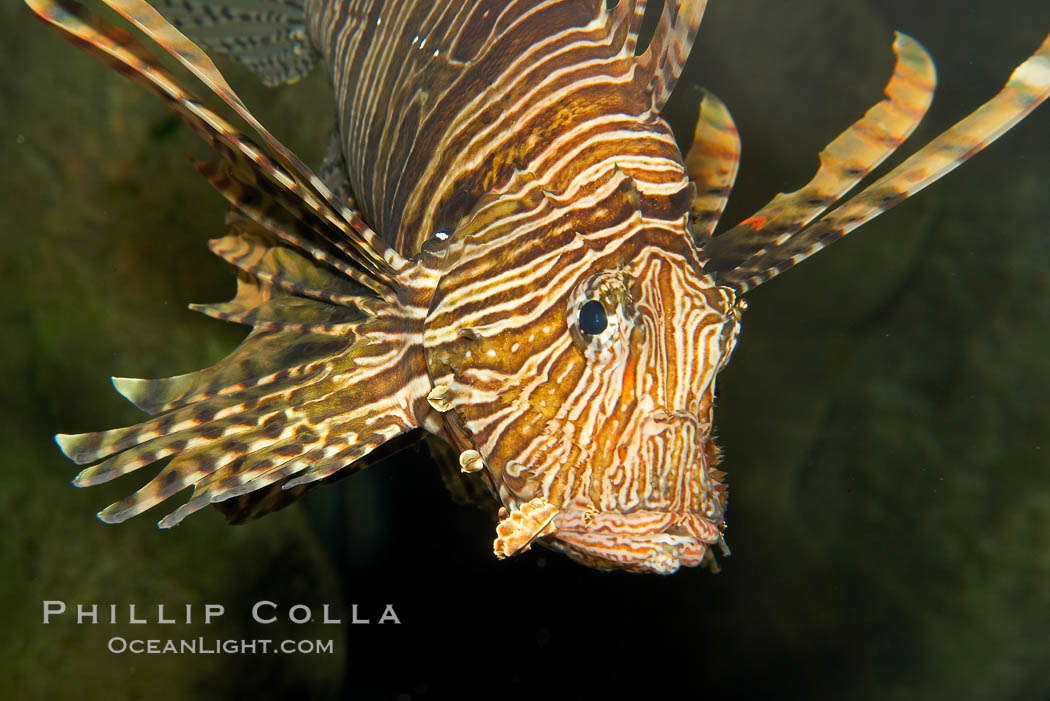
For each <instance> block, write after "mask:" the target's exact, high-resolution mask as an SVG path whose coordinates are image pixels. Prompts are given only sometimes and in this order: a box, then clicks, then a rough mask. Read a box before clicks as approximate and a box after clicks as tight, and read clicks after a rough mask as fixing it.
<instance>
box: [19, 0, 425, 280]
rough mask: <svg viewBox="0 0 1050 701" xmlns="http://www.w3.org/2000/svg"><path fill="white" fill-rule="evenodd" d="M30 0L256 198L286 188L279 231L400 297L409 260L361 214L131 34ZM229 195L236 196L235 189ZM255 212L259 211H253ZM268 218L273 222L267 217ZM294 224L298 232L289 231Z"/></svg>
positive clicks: (65, 6) (57, 4)
mask: <svg viewBox="0 0 1050 701" xmlns="http://www.w3.org/2000/svg"><path fill="white" fill-rule="evenodd" d="M27 3H28V4H29V5H30V7H31V8H32V9H33V10H34V11H35V12H37V14H38V15H39V16H40V17H41V18H43V19H44V20H45V21H47V22H49V23H51V24H53V25H54V26H56V27H57V28H58V29H60V30H62V31H63V32H64V33H65V34H66V36H67V38H69V39H70V40H73V41H75V42H76V43H79V44H81V45H82V48H84V49H85V50H87V51H88V52H89V53H92V54H93V55H95V56H96V57H98V58H99V59H101V60H102V61H103V62H105V63H106V64H108V65H110V66H111V67H113V68H115V69H116V70H117V71H119V72H120V73H122V74H123V75H125V76H127V77H129V78H131V79H132V80H135V81H136V82H138V83H140V84H142V85H144V86H145V87H146V88H147V89H149V90H150V91H151V92H153V93H154V94H156V95H158V96H159V97H161V98H162V99H164V100H165V101H166V102H167V103H168V104H169V105H170V106H171V107H172V108H173V109H174V110H175V111H176V112H177V113H178V114H179V116H180V117H182V119H183V120H184V121H185V122H187V124H189V125H190V126H191V127H192V128H193V129H194V130H195V131H197V132H198V133H199V134H200V135H201V136H202V137H204V139H205V140H206V141H207V142H208V143H209V144H210V145H211V146H212V147H213V148H215V149H216V150H218V151H219V152H220V154H222V155H223V157H224V158H225V159H226V161H227V167H226V169H225V170H224V171H223V172H224V173H225V174H226V175H227V176H228V179H229V180H230V181H231V182H233V181H237V180H239V181H241V182H240V186H241V189H242V191H243V192H246V193H248V194H249V195H251V196H256V195H258V194H259V193H258V190H259V189H263V190H264V191H266V192H267V193H268V194H270V195H272V196H278V193H282V192H283V193H284V195H283V196H281V197H280V203H281V205H282V207H283V208H284V209H286V210H288V214H290V215H291V219H289V218H288V217H285V218H284V220H283V221H281V222H280V224H281V225H283V226H282V227H278V228H274V227H273V226H271V231H273V232H274V233H275V234H276V235H279V236H281V237H282V238H284V239H285V240H287V241H288V242H289V243H292V244H293V245H296V246H298V247H300V248H303V249H304V250H305V251H306V252H308V253H310V254H311V256H312V257H314V258H319V259H323V260H324V261H325V262H327V263H328V264H330V265H331V264H333V263H332V261H334V260H336V259H339V258H342V259H344V260H345V263H344V264H343V265H341V266H340V272H342V273H343V274H344V275H346V276H348V277H350V278H352V279H354V280H356V281H357V282H359V283H361V284H362V285H365V286H367V287H369V288H370V289H372V290H373V291H374V292H376V293H377V294H381V295H383V296H384V297H386V298H387V299H393V298H395V297H396V295H395V293H394V292H393V290H392V289H391V288H392V286H394V285H395V284H396V282H395V277H394V275H395V272H394V269H393V268H391V262H393V263H395V264H396V265H397V266H399V268H403V267H404V265H405V264H406V261H404V259H402V258H401V257H400V256H398V255H397V254H396V253H395V252H393V251H392V250H390V249H388V248H387V247H386V245H385V244H382V246H383V247H384V253H383V255H381V254H380V253H377V252H376V250H375V249H374V248H373V247H372V246H371V244H370V243H369V241H368V239H367V237H366V238H362V237H361V236H359V235H360V234H362V232H364V234H368V233H369V232H370V230H368V229H367V227H366V226H364V224H363V222H361V221H360V217H358V216H357V215H356V214H353V213H351V212H349V210H345V209H344V210H343V211H342V215H344V216H341V215H340V214H339V213H337V212H334V211H332V210H330V209H329V208H327V207H323V206H322V205H321V204H320V203H319V202H318V201H317V199H316V197H314V196H313V195H311V194H310V193H309V192H308V191H305V190H304V189H303V188H302V187H301V186H300V185H299V184H298V181H297V180H296V178H295V177H294V175H293V174H292V173H289V172H288V170H286V169H285V168H282V167H280V166H279V165H278V164H276V163H274V162H273V161H272V160H270V158H269V157H268V156H266V154H264V153H263V152H261V151H260V150H259V149H258V147H256V146H255V145H254V144H253V143H252V142H251V140H250V139H248V138H247V137H245V136H244V135H243V134H241V133H240V132H238V131H237V130H236V129H235V128H234V127H233V126H232V125H230V124H229V123H228V122H227V121H226V120H224V119H223V118H222V117H220V116H219V115H217V114H216V113H215V112H213V111H211V110H210V109H208V108H207V107H205V106H204V105H203V104H202V103H201V102H200V101H199V100H198V99H197V98H195V97H194V96H193V95H192V94H190V93H189V92H187V91H186V90H185V89H183V88H182V87H181V86H179V85H178V83H177V82H176V80H175V79H174V77H173V76H172V75H171V74H170V73H169V72H168V71H167V70H166V69H165V68H164V67H163V66H161V65H160V64H159V63H157V62H156V60H155V59H154V58H153V56H152V54H150V53H149V51H148V50H147V49H146V48H145V47H144V46H143V45H142V44H141V42H139V41H138V40H137V39H136V38H135V37H133V36H132V35H131V34H130V33H128V32H127V31H125V30H123V29H121V28H119V27H115V26H112V25H108V24H106V23H104V22H102V21H101V20H99V19H98V18H97V17H95V16H94V15H92V14H91V13H89V12H87V11H86V10H84V8H82V7H80V6H79V5H77V4H76V3H73V2H70V1H68V0H57V1H52V0H27ZM270 138H271V139H272V137H270ZM274 141H275V140H274ZM282 148H284V147H283V146H282ZM304 168H305V166H304ZM224 194H226V195H227V198H228V199H230V195H229V191H228V190H227V191H225V192H224ZM235 203H237V204H239V205H240V206H242V209H247V208H248V207H249V206H250V204H251V203H250V200H249V199H248V198H247V197H245V198H244V199H243V200H242V201H239V202H235ZM303 205H306V206H305V207H304V206H303ZM247 213H248V214H251V212H250V211H249V212H247ZM346 217H349V218H346ZM261 223H263V224H264V225H265V224H266V223H267V222H266V221H263V222H261ZM362 227H363V228H362ZM289 228H292V229H294V230H293V231H289V230H288V229H289ZM307 230H309V231H312V232H313V233H312V234H311V235H310V236H309V238H308V239H306V240H305V241H304V238H303V234H304V232H305V231H307ZM369 235H371V234H369ZM307 241H308V242H307ZM380 243H381V242H380ZM326 249H328V250H327V251H326ZM331 249H335V250H334V251H333V250H331Z"/></svg>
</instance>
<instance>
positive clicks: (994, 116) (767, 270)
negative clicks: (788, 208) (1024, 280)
mask: <svg viewBox="0 0 1050 701" xmlns="http://www.w3.org/2000/svg"><path fill="white" fill-rule="evenodd" d="M1048 97H1050V35H1048V36H1047V37H1046V38H1045V39H1044V40H1043V43H1042V44H1041V45H1040V46H1039V48H1038V49H1037V50H1036V52H1035V53H1034V54H1033V55H1032V56H1031V57H1030V58H1029V59H1028V60H1027V61H1025V62H1024V63H1022V64H1021V65H1020V66H1018V67H1017V69H1016V70H1014V72H1013V74H1011V76H1010V80H1009V81H1008V82H1007V83H1006V85H1005V86H1004V87H1003V89H1002V90H1000V91H999V93H998V94H997V95H996V96H995V97H993V98H992V99H991V100H989V101H988V102H986V103H984V104H983V105H981V106H980V107H979V108H977V109H976V110H975V111H974V112H972V113H971V114H970V115H969V116H967V117H965V118H964V119H962V120H961V121H959V122H957V123H956V124H955V125H954V126H953V127H952V128H950V129H948V130H947V131H946V132H944V133H943V134H941V135H940V136H938V137H937V138H935V139H934V140H933V141H931V142H930V143H928V144H927V145H926V146H924V147H923V148H921V149H919V150H918V151H917V152H915V153H914V154H912V156H911V157H909V158H908V159H907V160H905V161H904V162H903V163H901V164H900V165H899V166H897V167H896V168H894V169H893V170H891V171H890V172H889V173H888V174H886V175H885V176H883V177H882V178H880V179H879V180H877V181H876V182H874V183H873V184H871V185H869V186H868V187H866V188H865V189H864V190H862V191H861V192H860V193H858V194H857V195H855V196H854V197H852V198H851V199H850V200H848V201H847V202H845V203H844V204H842V205H840V206H839V207H838V208H836V209H835V210H833V211H831V212H829V213H828V214H825V215H824V216H823V217H821V218H820V219H818V220H817V221H816V222H815V223H813V224H811V225H810V226H808V227H806V228H805V229H803V230H802V231H800V232H798V233H796V234H794V235H792V236H790V237H787V238H786V240H783V241H774V242H769V243H768V245H766V246H765V247H763V248H762V249H760V250H759V251H757V252H756V253H754V254H753V255H751V256H750V257H749V258H747V259H746V260H744V261H743V262H740V263H739V264H737V265H736V266H735V267H732V268H729V269H724V268H719V270H716V271H715V276H716V278H717V279H718V281H719V283H720V284H723V285H730V286H732V287H733V288H735V289H736V290H737V291H739V292H746V291H748V290H749V289H752V288H754V287H757V286H758V285H760V284H762V283H763V282H765V281H767V280H770V279H772V278H773V277H775V276H776V275H778V274H779V273H782V272H784V271H785V270H787V269H788V268H791V267H792V266H794V265H796V264H797V263H800V262H801V261H803V260H805V259H806V258H808V257H810V256H811V255H813V254H814V253H816V252H817V251H819V250H821V249H822V248H824V247H826V246H828V245H829V244H831V243H833V242H834V241H837V240H838V239H840V238H842V237H843V236H845V235H846V234H848V233H849V232H850V231H852V230H853V229H856V228H857V227H858V226H860V225H861V224H863V223H864V222H867V221H870V220H871V219H873V218H875V217H876V216H878V215H879V214H881V213H882V212H885V211H886V210H888V209H890V208H891V207H894V206H896V205H898V204H900V203H901V202H903V201H904V200H906V199H908V198H909V197H911V196H912V195H914V194H915V193H916V192H918V191H919V190H921V189H923V188H924V187H926V186H927V185H929V184H931V183H933V182H934V181H936V180H938V179H939V178H941V177H942V176H944V175H945V174H947V173H950V172H951V171H952V170H954V169H955V168H957V167H959V166H960V165H962V164H963V163H964V162H966V161H967V160H968V159H969V158H971V157H972V156H973V155H974V154H976V153H977V152H979V151H980V150H982V149H983V148H984V147H985V146H987V145H988V144H990V143H992V142H993V141H995V140H996V139H997V138H999V137H1000V136H1002V135H1003V134H1004V133H1005V132H1006V131H1007V130H1008V129H1010V128H1011V127H1012V126H1014V125H1015V124H1017V122H1019V121H1021V120H1022V119H1023V118H1024V117H1025V116H1027V115H1028V113H1029V112H1031V111H1032V110H1034V109H1035V108H1036V107H1038V106H1039V105H1040V104H1041V103H1042V102H1043V101H1045V100H1046V99H1047V98H1048ZM774 202H775V200H774ZM727 236H728V234H727ZM721 239H722V237H721V236H716V237H715V238H714V239H713V240H712V242H711V245H712V246H716V247H717V245H718V243H719V241H720V240H721ZM722 260H723V261H724V260H725V259H722ZM722 270H724V272H720V271H722Z"/></svg>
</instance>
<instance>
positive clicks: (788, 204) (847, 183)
mask: <svg viewBox="0 0 1050 701" xmlns="http://www.w3.org/2000/svg"><path fill="white" fill-rule="evenodd" d="M893 50H894V53H895V54H896V56H897V64H896V66H895V68H894V72H893V76H892V77H891V78H890V81H889V83H887V85H886V89H885V91H884V92H885V95H886V98H885V99H884V100H882V101H881V102H879V103H878V104H877V105H875V106H874V107H872V108H871V109H870V110H868V111H867V113H865V115H864V117H862V118H861V119H860V120H859V121H857V122H856V123H855V124H853V126H851V127H850V128H849V129H847V130H846V131H844V132H843V133H842V134H840V135H839V136H838V137H836V138H835V139H834V140H833V141H832V142H831V143H830V144H828V145H827V146H826V147H825V148H824V150H823V151H821V152H820V168H819V169H818V170H817V173H816V175H815V176H813V179H812V180H810V181H809V182H808V183H807V184H806V185H804V186H803V187H801V188H800V189H798V190H796V191H794V192H790V193H780V194H779V195H777V196H776V197H774V198H773V199H772V201H770V202H769V204H767V205H766V206H765V207H763V208H762V209H760V210H759V211H758V212H756V213H755V214H754V215H752V216H751V217H749V218H748V219H746V220H744V221H743V222H741V223H740V224H738V225H737V226H735V227H733V228H732V229H730V230H729V231H726V232H724V233H722V234H719V235H717V236H715V237H714V239H713V240H711V241H710V242H709V243H707V244H706V246H705V248H704V252H705V253H707V254H708V256H709V262H708V263H707V265H706V266H705V269H706V270H708V271H709V272H712V273H714V274H716V275H719V274H725V277H724V278H720V281H721V280H722V279H726V280H728V279H729V276H730V275H732V273H731V272H730V271H734V270H738V269H740V268H741V267H742V266H745V265H746V264H747V261H748V260H749V259H752V260H753V259H755V258H756V257H758V256H761V255H763V254H764V253H766V252H767V251H771V250H775V249H777V248H778V247H780V246H782V245H784V244H785V243H786V242H788V241H789V240H790V239H791V238H792V237H793V236H794V235H795V234H797V233H798V232H799V231H800V230H801V229H802V228H803V227H804V226H805V225H806V224H808V223H809V222H811V221H812V220H813V219H814V218H815V217H817V216H818V215H819V214H820V213H821V212H823V211H824V210H826V209H827V208H828V207H830V206H831V205H833V204H834V203H835V202H837V201H838V200H839V198H841V197H842V196H843V195H845V194H846V193H847V192H849V191H850V190H851V189H853V188H854V187H855V186H856V185H857V183H859V182H860V181H861V180H862V179H863V178H864V177H865V176H866V175H867V174H868V173H870V172H871V171H872V170H873V169H874V168H875V167H876V166H878V165H879V164H880V163H882V162H883V161H884V160H885V159H886V158H887V157H888V156H889V155H890V154H891V153H893V152H894V151H895V150H896V149H897V147H898V146H900V145H901V144H902V143H903V142H904V140H905V139H907V138H908V136H910V135H911V133H912V132H913V131H914V130H915V127H917V126H918V124H919V122H920V121H921V120H922V118H923V116H925V114H926V111H927V110H928V109H929V106H930V102H931V101H932V99H933V91H934V88H935V87H936V82H937V76H936V71H935V69H934V66H933V60H932V59H931V58H930V56H929V54H928V53H927V52H926V50H925V49H924V48H923V47H922V46H921V45H920V44H919V43H918V42H917V41H915V40H914V39H912V38H911V37H909V36H907V35H906V34H901V33H898V34H897V37H896V41H894V43H893ZM723 284H724V283H723Z"/></svg>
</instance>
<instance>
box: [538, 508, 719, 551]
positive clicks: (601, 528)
mask: <svg viewBox="0 0 1050 701" xmlns="http://www.w3.org/2000/svg"><path fill="white" fill-rule="evenodd" d="M554 528H555V531H556V537H562V536H570V534H573V533H577V534H581V533H589V534H600V533H604V534H607V535H616V536H621V537H622V536H628V537H631V538H634V539H639V540H646V539H652V538H655V537H657V536H661V537H663V536H668V537H674V538H682V539H684V540H688V541H700V542H704V543H714V542H717V541H718V539H719V538H720V537H721V532H720V531H719V529H718V526H717V525H716V524H714V523H712V522H711V521H709V520H708V519H707V518H705V517H702V516H698V515H696V514H692V513H682V512H676V511H662V510H654V509H638V510H635V511H630V512H626V513H624V512H620V511H603V512H595V511H593V510H589V509H585V508H579V507H569V508H567V509H562V510H561V511H560V512H559V513H558V515H557V516H556V517H555V519H554Z"/></svg>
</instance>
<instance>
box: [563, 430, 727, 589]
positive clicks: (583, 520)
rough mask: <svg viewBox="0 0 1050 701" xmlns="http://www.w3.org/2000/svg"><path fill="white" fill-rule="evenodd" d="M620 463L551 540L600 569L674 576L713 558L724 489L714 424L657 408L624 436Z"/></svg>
mask: <svg viewBox="0 0 1050 701" xmlns="http://www.w3.org/2000/svg"><path fill="white" fill-rule="evenodd" d="M617 453H618V454H619V456H620V458H621V459H620V460H619V461H618V464H617V465H615V466H610V467H609V469H607V470H605V471H599V472H601V484H592V485H590V488H589V489H588V490H587V492H588V493H589V494H590V495H592V496H593V495H601V496H600V497H599V498H598V499H593V498H592V499H582V498H581V499H577V500H576V501H575V502H573V503H571V504H569V505H566V506H565V507H563V508H562V510H561V511H560V512H559V513H558V515H557V516H556V517H555V518H554V520H553V522H552V527H553V528H552V531H553V532H552V534H551V538H550V539H549V544H550V545H552V546H553V547H555V548H557V549H559V550H561V551H563V552H565V553H566V554H568V555H569V556H571V557H573V558H575V559H577V560H580V561H582V562H584V563H586V564H588V565H591V566H594V567H598V568H603V569H613V568H615V569H625V570H629V571H636V572H657V573H662V574H669V573H671V572H674V571H675V570H677V569H678V568H679V567H694V566H696V565H699V564H702V563H705V562H707V563H709V564H713V563H714V558H713V556H712V554H711V552H710V548H711V546H712V545H716V544H717V545H719V546H721V547H722V548H723V551H724V548H725V546H724V543H723V541H722V524H723V521H722V516H723V513H724V511H725V505H726V490H725V486H724V485H723V484H722V483H721V481H720V480H721V477H722V473H721V472H719V471H718V470H716V469H714V463H715V462H716V460H717V450H716V449H715V448H714V446H713V444H712V443H711V440H710V423H709V422H704V421H702V420H701V419H700V418H699V417H698V416H697V414H695V413H693V412H690V411H686V410H676V411H667V410H658V411H654V412H652V413H650V414H649V415H647V416H646V417H645V418H643V419H642V420H641V421H640V423H639V428H638V431H637V433H636V435H635V436H634V437H626V436H625V437H624V438H623V440H622V442H621V445H620V448H619V450H618V451H617Z"/></svg>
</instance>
